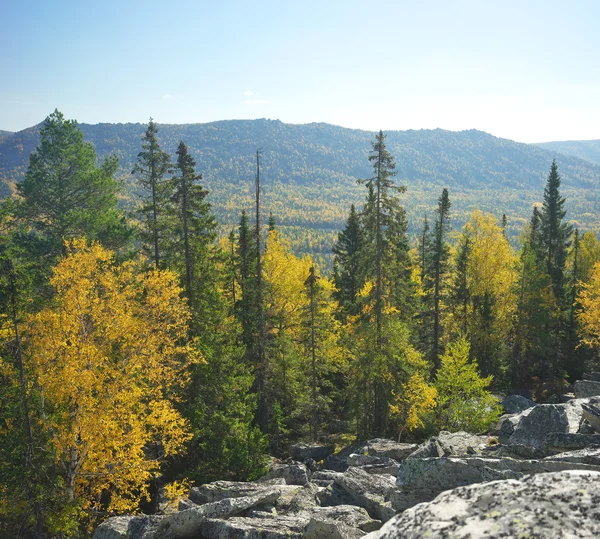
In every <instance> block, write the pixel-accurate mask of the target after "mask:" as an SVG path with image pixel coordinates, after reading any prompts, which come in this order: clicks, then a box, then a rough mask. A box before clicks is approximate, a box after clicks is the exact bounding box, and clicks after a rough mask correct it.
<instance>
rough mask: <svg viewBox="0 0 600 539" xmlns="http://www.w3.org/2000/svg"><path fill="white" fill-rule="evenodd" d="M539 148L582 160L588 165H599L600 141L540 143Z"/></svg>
mask: <svg viewBox="0 0 600 539" xmlns="http://www.w3.org/2000/svg"><path fill="white" fill-rule="evenodd" d="M536 146H539V147H540V148H544V149H545V150H550V151H551V152H558V153H562V154H564V155H570V156H572V157H578V158H579V159H584V160H586V161H589V162H590V163H595V164H597V165H598V164H600V140H563V141H555V142H540V143H538V144H536Z"/></svg>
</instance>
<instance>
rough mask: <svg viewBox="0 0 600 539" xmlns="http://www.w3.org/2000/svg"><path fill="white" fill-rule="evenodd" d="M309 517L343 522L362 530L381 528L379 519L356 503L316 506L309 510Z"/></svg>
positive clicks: (369, 530) (368, 530)
mask: <svg viewBox="0 0 600 539" xmlns="http://www.w3.org/2000/svg"><path fill="white" fill-rule="evenodd" d="M310 517H311V518H318V519H321V520H323V519H324V520H330V521H335V522H343V523H344V524H346V525H348V526H350V527H351V528H358V529H359V530H361V531H363V532H371V531H374V530H378V529H379V528H381V521H380V520H375V519H373V518H371V517H370V516H369V513H367V511H366V510H365V509H363V508H362V507H357V506H356V505H338V506H336V507H317V508H316V509H313V510H311V511H310Z"/></svg>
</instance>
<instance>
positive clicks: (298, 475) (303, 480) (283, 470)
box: [258, 462, 312, 485]
mask: <svg viewBox="0 0 600 539" xmlns="http://www.w3.org/2000/svg"><path fill="white" fill-rule="evenodd" d="M311 474H312V472H311V471H310V470H309V469H308V468H307V467H306V466H305V465H304V464H302V463H301V462H294V463H275V464H273V465H272V467H271V469H270V470H269V472H268V473H267V474H266V475H265V476H263V477H261V478H260V479H259V480H258V482H259V483H264V482H266V481H269V480H271V479H279V478H283V479H285V482H286V484H288V485H308V483H309V481H310V477H311Z"/></svg>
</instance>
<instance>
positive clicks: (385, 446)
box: [357, 438, 417, 461]
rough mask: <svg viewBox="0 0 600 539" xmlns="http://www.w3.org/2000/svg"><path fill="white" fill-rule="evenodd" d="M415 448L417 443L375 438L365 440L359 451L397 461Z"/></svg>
mask: <svg viewBox="0 0 600 539" xmlns="http://www.w3.org/2000/svg"><path fill="white" fill-rule="evenodd" d="M416 448H417V444H404V443H400V442H394V441H393V440H386V439H383V438H375V439H373V440H369V441H368V442H366V443H365V444H364V446H363V450H362V451H361V452H362V453H364V454H367V455H369V456H373V457H382V458H390V459H394V460H396V461H399V460H404V459H405V458H407V457H408V456H409V455H410V454H411V453H412V452H413V451H414V450H415V449H416ZM357 453H358V451H357Z"/></svg>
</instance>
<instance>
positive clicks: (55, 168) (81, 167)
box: [17, 110, 130, 267]
mask: <svg viewBox="0 0 600 539" xmlns="http://www.w3.org/2000/svg"><path fill="white" fill-rule="evenodd" d="M40 138H41V141H40V145H39V146H38V147H37V149H36V150H35V151H34V152H33V153H32V154H31V155H30V157H29V167H28V168H27V172H26V174H25V178H24V179H23V181H22V182H20V183H19V184H17V192H18V194H19V196H20V197H22V204H21V207H20V213H21V215H22V216H23V217H24V218H25V220H26V222H27V223H28V224H29V226H30V227H31V228H32V229H33V230H34V231H35V232H37V233H38V234H40V235H41V237H42V238H43V241H42V242H41V243H40V245H41V251H42V252H40V253H39V255H40V257H41V258H45V257H49V260H48V259H45V260H44V261H43V264H44V265H45V266H46V267H48V266H51V265H52V264H53V263H54V262H55V261H56V258H57V257H58V256H59V255H61V254H65V248H64V242H65V240H68V239H71V238H74V237H76V236H86V237H87V238H88V239H90V240H92V239H97V240H100V241H102V242H103V244H105V245H107V246H108V247H111V248H119V247H121V246H123V245H124V244H125V243H126V242H127V241H128V239H129V237H130V230H129V228H128V227H127V225H126V223H125V219H124V217H123V216H122V215H121V214H120V213H119V212H118V211H117V209H116V204H117V193H118V192H119V189H120V185H119V183H118V182H117V181H116V180H115V179H114V178H113V176H114V174H115V172H116V170H117V164H118V159H117V157H116V156H111V157H109V158H107V159H106V160H105V161H104V162H103V163H102V165H101V166H100V167H98V165H97V157H96V150H95V149H94V147H93V146H92V144H91V143H89V142H84V140H83V133H82V132H81V130H80V129H79V127H78V126H77V122H76V121H74V120H65V118H64V116H63V115H62V114H61V113H60V112H59V111H58V110H55V111H54V112H53V113H52V114H51V115H50V116H48V117H47V118H46V120H45V121H44V125H43V126H42V128H41V130H40Z"/></svg>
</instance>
